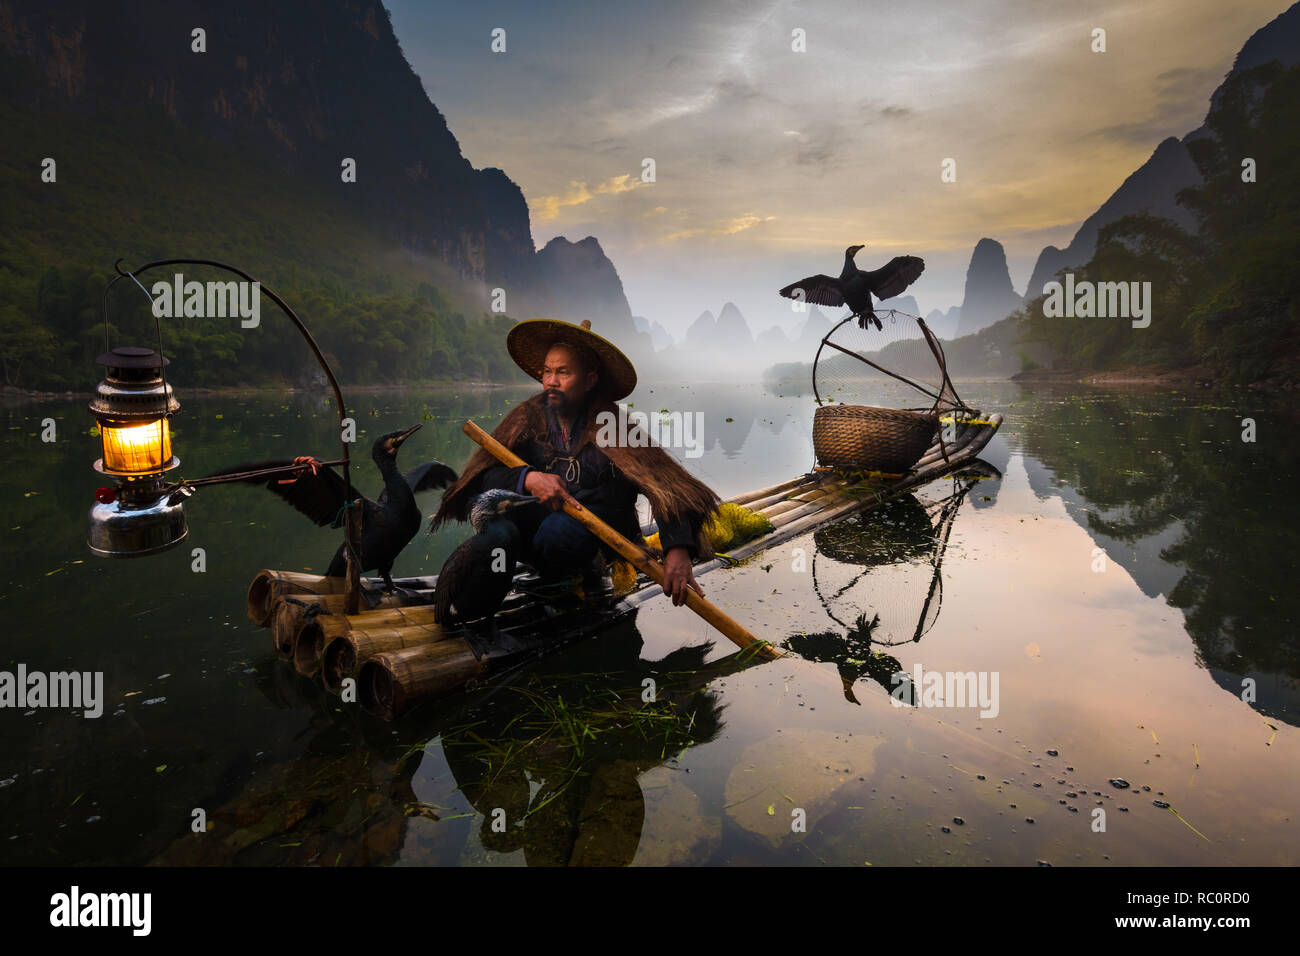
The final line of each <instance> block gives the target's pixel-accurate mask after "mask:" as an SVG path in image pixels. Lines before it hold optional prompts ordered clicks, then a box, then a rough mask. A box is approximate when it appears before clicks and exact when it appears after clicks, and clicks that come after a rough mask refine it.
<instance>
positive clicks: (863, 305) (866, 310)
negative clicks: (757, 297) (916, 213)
mask: <svg viewBox="0 0 1300 956" xmlns="http://www.w3.org/2000/svg"><path fill="white" fill-rule="evenodd" d="M861 248H862V246H849V247H848V249H846V250H844V270H843V271H842V272H841V273H840V277H839V278H838V279H835V278H832V277H831V276H827V275H815V276H809V277H808V278H806V279H800V280H799V281H798V282H792V283H790V284H789V285H788V286H786V287H785V288H784V289H782V290H781V295H783V296H785V297H786V298H787V299H799V300H801V301H804V302H811V303H813V304H814V305H830V306H836V305H847V306H848V307H849V308H850V309H852V310H853V315H855V316H857V318H858V325H860V326H862V328H864V329H865V328H866V327H867V322H868V321H871V322H875V323H876V328H877V329H883V328H884V326H882V325H881V324H880V320H879V319H878V318H876V313H875V310H874V309H873V308H872V305H871V296H872V295H875V297H876V298H877V299H882V300H883V299H892V298H893V297H894V296H896V295H902V294H903V290H904V289H906V288H907V287H908V286H909V285H911V284H912V283H913V282H915V281H916V280H917V279H918V278H920V276H921V272H922V271H923V270H924V269H925V262H924V261H922V260H921V259H918V258H917V257H916V256H895V257H894V258H892V259H890V260H889V261H888V262H887V263H885V265H884V267H883V268H880V269H877V270H875V271H874V272H863V271H862V270H861V269H859V268H858V267H857V266H856V265H854V264H853V257H854V256H855V255H857V253H858V250H859V249H861Z"/></svg>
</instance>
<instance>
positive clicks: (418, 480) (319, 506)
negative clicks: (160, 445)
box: [218, 425, 456, 591]
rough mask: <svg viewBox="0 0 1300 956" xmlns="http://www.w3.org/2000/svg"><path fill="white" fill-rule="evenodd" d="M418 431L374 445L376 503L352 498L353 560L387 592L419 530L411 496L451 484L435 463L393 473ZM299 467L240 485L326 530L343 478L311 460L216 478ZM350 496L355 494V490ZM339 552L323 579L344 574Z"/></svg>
mask: <svg viewBox="0 0 1300 956" xmlns="http://www.w3.org/2000/svg"><path fill="white" fill-rule="evenodd" d="M419 427H420V426H419V425H413V426H412V427H410V428H407V429H403V430H402V431H395V432H389V433H388V434H386V435H381V436H380V437H379V438H377V439H376V440H375V443H374V446H373V447H372V448H371V450H370V457H371V458H373V459H374V462H375V464H376V465H378V466H379V471H380V473H381V474H382V475H383V476H384V490H383V491H382V492H380V495H379V500H378V501H371V500H370V499H369V498H366V497H364V496H363V495H357V497H359V498H361V505H362V512H361V553H360V555H359V556H358V557H359V558H360V561H361V570H362V571H370V570H372V569H377V570H378V571H379V573H380V575H381V576H382V577H383V579H384V584H385V586H386V587H387V589H388V590H390V591H391V590H393V578H392V570H393V562H394V561H395V560H397V556H398V554H400V553H401V551H402V549H403V548H405V547H406V546H407V544H408V543H410V540H411V539H412V538H414V537H415V533H416V532H417V531H419V530H420V523H421V520H422V519H421V516H420V508H419V506H418V505H416V503H415V493H416V492H419V491H430V490H432V489H435V488H445V487H446V486H447V485H449V484H451V483H452V482H453V481H455V480H456V473H455V472H454V471H452V470H451V469H450V468H448V467H447V466H446V465H444V464H443V463H442V462H440V461H426V462H425V463H424V464H422V465H420V466H418V467H416V468H413V469H411V470H410V471H409V472H407V473H406V474H405V475H403V474H402V473H401V472H399V471H398V470H397V450H398V449H399V448H401V447H402V442H404V441H406V440H407V439H408V438H410V437H411V435H413V434H414V433H415V431H416V430H417V429H418V428H419ZM300 462H301V463H304V467H303V471H302V474H300V475H299V476H298V477H289V478H286V477H284V476H283V475H274V476H272V477H270V478H267V477H265V476H263V477H260V478H246V479H243V480H244V481H247V482H249V483H255V484H264V485H265V486H266V487H267V489H269V490H270V491H272V492H274V493H275V494H277V495H279V496H280V497H281V498H283V499H284V500H285V501H287V502H289V504H291V505H293V506H294V507H295V508H297V509H298V510H299V511H301V512H302V513H303V514H305V515H306V516H307V517H308V518H311V519H312V521H314V522H316V524H318V525H327V524H331V523H333V522H334V521H335V520H336V519H339V518H341V517H342V511H343V506H344V505H345V504H346V503H347V485H346V484H345V483H344V481H343V476H342V475H340V474H339V473H338V472H337V471H335V470H334V469H333V468H332V467H327V466H323V465H321V464H320V462H318V461H316V460H315V459H314V458H299V459H295V460H294V461H292V462H289V461H263V462H253V463H249V464H243V465H237V466H235V467H234V468H227V469H225V470H224V471H222V472H219V473H218V474H235V473H237V472H242V471H254V470H257V469H261V468H274V467H276V466H279V465H291V464H298V463H300ZM353 493H354V494H356V492H355V489H354V492H353ZM344 547H345V545H339V549H338V551H337V552H336V553H335V555H334V560H333V561H331V562H330V566H329V568H328V569H327V570H326V572H325V573H326V574H327V575H329V576H331V577H339V576H342V575H343V574H344V572H345V571H346V570H347V561H346V558H345V557H344Z"/></svg>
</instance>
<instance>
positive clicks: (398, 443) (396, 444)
mask: <svg viewBox="0 0 1300 956" xmlns="http://www.w3.org/2000/svg"><path fill="white" fill-rule="evenodd" d="M420 428H421V426H419V425H412V426H411V427H410V428H408V429H407V430H406V431H404V432H402V433H401V434H398V435H394V436H393V437H392V438H391V439H389V440H390V441H391V442H392V443H393V451H397V449H399V448H401V447H402V442H404V441H406V439H408V438H410V437H411V436H412V435H414V434H415V433H416V432H418V431H419V430H420Z"/></svg>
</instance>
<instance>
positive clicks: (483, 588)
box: [433, 488, 537, 624]
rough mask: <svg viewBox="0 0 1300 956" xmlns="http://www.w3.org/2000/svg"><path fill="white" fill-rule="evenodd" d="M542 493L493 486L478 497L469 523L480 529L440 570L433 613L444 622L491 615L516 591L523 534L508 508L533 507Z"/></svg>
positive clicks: (471, 507) (470, 512)
mask: <svg viewBox="0 0 1300 956" xmlns="http://www.w3.org/2000/svg"><path fill="white" fill-rule="evenodd" d="M535 501H537V496H536V495H519V494H515V493H514V492H513V491H507V490H505V489H502V488H492V489H489V490H488V491H485V492H483V493H482V494H481V495H479V496H478V497H477V498H475V499H474V503H473V505H471V506H470V511H469V521H470V524H471V525H473V527H474V530H475V531H476V532H477V534H475V535H474V536H473V537H472V538H469V539H468V540H466V541H464V542H462V543H461V545H460V546H459V547H458V548H456V550H455V551H453V552H452V553H451V557H449V558H448V559H447V563H446V564H444V565H443V566H442V571H440V572H439V573H438V585H437V588H436V589H435V591H434V597H433V613H434V617H435V618H436V619H437V621H438V623H439V624H448V623H450V622H451V620H452V617H453V615H454V617H455V618H456V619H457V620H460V621H469V620H473V619H474V618H480V617H490V616H492V615H493V614H495V613H496V612H497V609H498V608H499V607H501V602H502V601H504V600H505V599H506V595H507V594H509V593H510V588H511V585H512V584H513V583H514V577H515V567H516V562H515V556H516V554H518V552H519V547H520V534H519V529H518V528H517V527H515V523H514V522H513V521H511V520H510V519H509V518H507V517H506V516H505V515H506V512H508V511H511V510H513V509H514V508H519V507H522V506H524V505H530V504H532V503H533V502H535Z"/></svg>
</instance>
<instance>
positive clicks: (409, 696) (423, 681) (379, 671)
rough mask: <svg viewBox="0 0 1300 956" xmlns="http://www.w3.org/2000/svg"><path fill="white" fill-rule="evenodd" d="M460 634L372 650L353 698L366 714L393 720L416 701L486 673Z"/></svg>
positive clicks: (360, 674)
mask: <svg viewBox="0 0 1300 956" xmlns="http://www.w3.org/2000/svg"><path fill="white" fill-rule="evenodd" d="M487 669H488V662H487V655H484V658H483V660H481V661H480V660H478V659H477V658H476V657H475V656H474V651H473V650H471V649H470V646H469V644H468V642H466V641H465V639H464V638H454V639H452V640H447V641H440V642H438V643H437V644H422V645H418V646H416V647H405V648H402V649H401V650H397V651H384V652H382V653H379V654H376V655H375V656H374V657H372V658H371V659H370V660H368V661H366V662H365V663H364V664H362V665H361V670H360V672H359V676H358V678H357V700H358V701H359V702H360V704H361V706H362V708H363V709H364V710H365V711H366V713H368V714H373V715H374V716H376V717H379V718H381V719H383V720H394V719H396V718H398V717H400V716H402V714H404V713H406V712H407V711H408V710H410V709H411V708H412V707H414V706H415V705H416V704H418V703H420V702H422V701H425V700H428V699H430V698H432V697H437V696H439V695H441V694H444V693H446V692H448V691H450V690H454V689H455V688H458V687H462V686H464V685H465V684H466V683H467V682H468V681H470V680H472V679H473V678H475V677H481V676H483V675H484V674H486V673H487Z"/></svg>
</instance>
